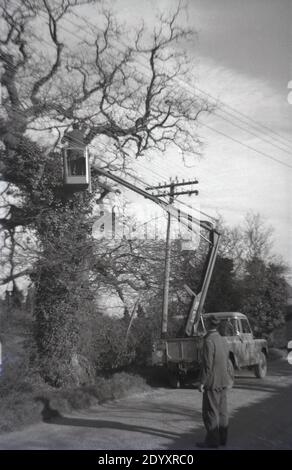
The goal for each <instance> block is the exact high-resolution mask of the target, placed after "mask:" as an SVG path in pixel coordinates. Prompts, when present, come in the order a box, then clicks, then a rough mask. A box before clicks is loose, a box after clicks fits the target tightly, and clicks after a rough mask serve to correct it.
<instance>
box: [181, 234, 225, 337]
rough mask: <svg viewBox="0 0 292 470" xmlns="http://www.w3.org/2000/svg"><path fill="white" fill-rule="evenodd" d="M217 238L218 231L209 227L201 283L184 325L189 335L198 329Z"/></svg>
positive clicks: (213, 261)
mask: <svg viewBox="0 0 292 470" xmlns="http://www.w3.org/2000/svg"><path fill="white" fill-rule="evenodd" d="M219 239H220V233H219V232H217V231H216V230H214V229H210V231H209V241H210V247H209V252H208V256H207V260H206V263H205V266H204V271H203V280H202V283H201V288H200V291H199V293H198V294H197V295H195V296H194V297H193V300H192V303H191V307H190V311H189V314H188V318H187V322H186V326H185V334H186V336H191V335H192V334H193V333H196V332H197V330H198V326H199V323H200V320H201V315H202V311H203V307H204V304H205V300H206V296H207V292H208V289H209V285H210V281H211V277H212V274H213V271H214V266H215V262H216V258H217V253H218V247H219Z"/></svg>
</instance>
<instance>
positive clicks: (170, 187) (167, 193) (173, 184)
mask: <svg viewBox="0 0 292 470" xmlns="http://www.w3.org/2000/svg"><path fill="white" fill-rule="evenodd" d="M194 184H198V181H197V180H194V181H186V182H185V181H184V180H183V181H182V182H179V181H178V179H177V178H176V180H175V181H170V183H169V184H166V183H165V184H159V185H158V186H151V187H148V188H146V190H147V191H154V190H155V191H158V193H157V194H155V197H169V205H171V204H173V201H174V198H175V196H180V195H182V194H188V195H189V196H190V195H191V194H195V195H196V196H197V195H198V194H199V191H198V190H196V189H192V188H189V189H186V190H185V191H184V190H183V191H177V190H176V188H177V187H180V186H192V185H194ZM152 195H154V194H153V192H152ZM170 234H171V214H170V212H168V213H167V229H166V241H165V265H164V285H163V304H162V323H161V338H165V337H166V335H167V323H168V297H169V278H170V262H171V256H170V255H171V244H170Z"/></svg>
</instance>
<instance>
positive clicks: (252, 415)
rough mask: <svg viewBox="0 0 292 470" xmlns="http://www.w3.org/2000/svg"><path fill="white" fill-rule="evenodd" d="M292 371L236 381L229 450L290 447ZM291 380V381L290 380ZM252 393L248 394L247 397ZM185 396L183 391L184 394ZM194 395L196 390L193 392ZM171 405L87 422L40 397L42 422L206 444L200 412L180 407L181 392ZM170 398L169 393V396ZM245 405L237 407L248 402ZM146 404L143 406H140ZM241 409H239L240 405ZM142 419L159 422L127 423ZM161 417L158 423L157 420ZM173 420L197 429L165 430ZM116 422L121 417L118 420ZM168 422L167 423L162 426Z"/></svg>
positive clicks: (281, 367)
mask: <svg viewBox="0 0 292 470" xmlns="http://www.w3.org/2000/svg"><path fill="white" fill-rule="evenodd" d="M291 374H292V367H291V366H289V365H288V364H287V363H285V362H284V361H282V362H279V363H278V364H273V365H272V366H271V369H270V375H269V376H268V377H267V378H266V379H263V380H259V379H256V378H255V377H252V376H248V375H241V376H239V377H237V379H236V385H235V387H234V389H233V390H232V391H231V392H230V396H229V403H232V409H233V411H232V412H231V416H230V439H229V445H228V447H227V448H228V449H274V450H275V449H292V420H291V416H292V400H291V397H292V384H291V379H290V377H291ZM289 376H290V377H289ZM246 391H248V392H249V393H248V395H247V394H246ZM181 392H182V393H183V391H181ZM194 392H195V391H194ZM174 393H175V395H173V398H172V399H171V400H169V401H168V402H167V403H166V402H165V401H164V402H163V403H152V402H150V403H149V404H147V405H145V404H143V405H142V404H139V403H138V404H137V405H136V406H135V405H134V404H133V406H127V409H126V410H125V411H123V410H122V409H121V410H120V411H119V410H118V409H117V410H116V414H115V418H116V420H110V419H96V418H93V419H88V418H73V417H66V416H62V415H61V414H60V413H59V412H58V411H57V410H55V409H53V408H51V406H50V402H49V400H48V399H44V398H40V397H39V400H41V401H42V403H43V405H44V409H43V419H44V421H45V422H47V423H51V424H56V425H60V426H76V427H90V428H99V429H100V428H104V429H105V432H106V430H107V429H114V430H121V431H126V432H133V433H143V434H145V439H147V437H146V436H147V435H148V436H158V437H161V438H165V439H167V442H168V443H165V445H164V446H162V447H161V449H171V450H179V449H180V450H187V449H188V450H192V449H196V442H198V441H202V440H203V438H204V435H205V431H204V427H203V425H202V418H201V412H200V410H197V409H193V410H191V409H190V407H189V405H187V406H184V405H182V404H179V403H178V404H176V402H175V400H176V399H177V398H176V397H177V396H179V395H177V394H179V393H180V392H179V391H174ZM170 397H171V395H170ZM245 400H246V403H247V404H246V405H245V404H244V405H243V406H242V405H238V403H240V404H242V403H245ZM141 405H142V406H141ZM238 406H240V408H239V407H238ZM107 407H109V409H111V407H114V409H115V407H116V404H114V403H113V404H112V405H111V404H110V403H108V404H107ZM139 413H141V420H142V419H143V414H144V413H149V416H148V417H149V419H151V422H153V423H155V424H154V425H153V426H143V425H142V424H141V425H139V424H132V423H127V422H123V421H124V420H125V419H126V420H128V419H129V418H130V419H131V418H132V417H134V416H139ZM156 416H157V419H156ZM167 416H171V417H172V418H170V419H171V420H172V421H171V422H172V424H173V427H172V429H175V420H178V421H182V420H184V419H186V420H187V419H188V421H189V420H190V419H193V422H194V428H193V429H191V431H188V432H187V433H183V434H179V432H174V431H170V430H167V429H161V423H163V422H164V420H163V417H167ZM117 418H118V419H119V418H120V419H121V421H118V420H117ZM164 424H165V423H164Z"/></svg>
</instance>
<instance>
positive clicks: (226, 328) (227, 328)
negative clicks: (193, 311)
mask: <svg viewBox="0 0 292 470" xmlns="http://www.w3.org/2000/svg"><path fill="white" fill-rule="evenodd" d="M204 323H205V327H206V329H207V330H210V323H209V320H208V318H205V320H204ZM218 331H219V333H220V334H221V336H234V335H236V331H237V328H236V319H235V318H222V319H221V320H220V323H219V326H218Z"/></svg>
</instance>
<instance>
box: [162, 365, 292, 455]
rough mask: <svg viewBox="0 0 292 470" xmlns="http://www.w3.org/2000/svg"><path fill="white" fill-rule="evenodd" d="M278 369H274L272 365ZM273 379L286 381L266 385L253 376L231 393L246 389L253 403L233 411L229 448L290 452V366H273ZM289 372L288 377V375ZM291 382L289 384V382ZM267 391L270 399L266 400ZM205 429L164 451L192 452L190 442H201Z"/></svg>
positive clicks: (291, 447)
mask: <svg viewBox="0 0 292 470" xmlns="http://www.w3.org/2000/svg"><path fill="white" fill-rule="evenodd" d="M275 367H277V366H275ZM272 369H273V370H272V371H271V373H272V377H271V378H274V377H277V378H278V377H279V376H282V377H284V376H285V377H284V379H286V380H285V381H284V382H283V383H281V380H280V379H279V380H275V381H274V383H271V382H269V380H270V378H269V377H267V378H266V379H264V380H257V379H255V378H252V377H246V378H245V377H240V378H238V380H237V381H236V386H235V387H234V390H233V391H232V393H235V394H237V393H240V391H241V390H243V391H244V390H249V391H250V397H249V398H252V394H253V392H257V393H256V394H255V399H254V403H252V404H249V405H246V406H242V407H240V408H239V409H235V410H234V411H233V412H232V413H231V417H230V426H229V427H230V433H229V434H230V439H229V445H228V447H227V448H228V449H245V450H247V449H263V450H277V449H292V419H291V416H292V385H288V384H287V375H288V376H289V375H290V376H291V373H292V367H291V366H289V365H288V364H286V363H283V362H282V364H281V363H280V364H279V367H277V369H276V370H274V367H272ZM287 372H288V374H287ZM290 383H291V381H290ZM259 392H260V393H261V392H262V393H263V396H262V397H261V395H259ZM267 392H268V393H269V396H268V397H267ZM202 437H204V430H203V429H202V431H201V432H200V430H198V429H194V432H191V433H186V434H183V435H181V436H180V437H179V438H178V439H174V440H173V442H172V443H171V444H170V445H169V446H167V447H166V448H167V449H181V450H183V449H193V443H194V442H197V441H198V440H202Z"/></svg>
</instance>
